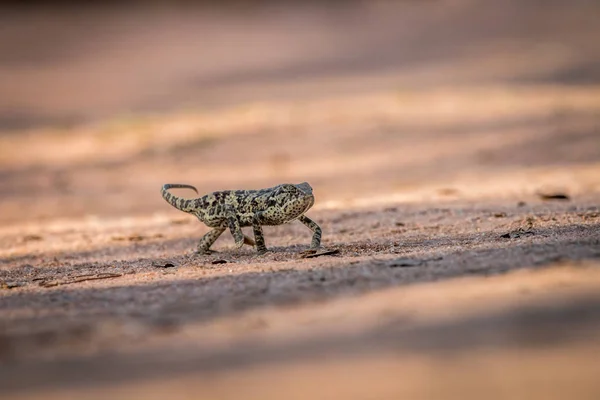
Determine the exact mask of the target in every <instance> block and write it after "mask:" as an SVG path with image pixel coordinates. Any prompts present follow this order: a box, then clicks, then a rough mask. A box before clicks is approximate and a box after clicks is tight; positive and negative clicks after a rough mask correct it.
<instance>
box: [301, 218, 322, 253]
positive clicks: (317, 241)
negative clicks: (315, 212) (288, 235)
mask: <svg viewBox="0 0 600 400" xmlns="http://www.w3.org/2000/svg"><path fill="white" fill-rule="evenodd" d="M298 221H300V222H302V223H303V224H304V225H306V226H307V227H308V229H310V230H311V231H313V237H312V241H311V242H310V248H311V249H316V248H318V247H319V246H321V233H322V231H321V227H320V226H319V225H317V223H316V222H315V221H313V220H312V219H310V218H308V217H307V216H306V215H301V216H299V217H298Z"/></svg>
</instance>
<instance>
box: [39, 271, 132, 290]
mask: <svg viewBox="0 0 600 400" xmlns="http://www.w3.org/2000/svg"><path fill="white" fill-rule="evenodd" d="M120 276H123V274H114V273H110V272H106V273H102V274H95V275H92V274H86V275H78V276H74V277H73V278H72V279H67V280H55V281H42V282H40V283H39V285H40V286H42V287H54V286H60V285H70V284H71V283H78V282H85V281H96V280H99V279H110V278H118V277H120Z"/></svg>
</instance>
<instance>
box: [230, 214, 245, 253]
mask: <svg viewBox="0 0 600 400" xmlns="http://www.w3.org/2000/svg"><path fill="white" fill-rule="evenodd" d="M226 215H227V225H228V226H229V230H230V231H231V235H232V236H233V239H234V240H235V246H236V247H237V248H238V249H239V248H240V247H242V246H243V245H244V242H245V239H244V233H243V232H242V228H241V227H240V221H239V219H238V217H237V215H236V213H235V211H234V210H233V209H231V208H230V209H228V210H227V212H226Z"/></svg>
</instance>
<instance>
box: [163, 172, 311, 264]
mask: <svg viewBox="0 0 600 400" xmlns="http://www.w3.org/2000/svg"><path fill="white" fill-rule="evenodd" d="M178 188H182V189H192V190H193V191H195V192H196V194H199V193H198V190H197V189H196V188H195V187H194V186H192V185H186V184H181V183H168V184H165V185H163V186H162V188H161V194H162V197H163V198H164V199H165V200H166V201H167V202H168V203H169V204H171V205H172V206H173V207H175V208H176V209H178V210H180V211H183V212H186V213H189V214H192V215H195V216H196V217H197V218H198V219H199V220H200V222H203V223H204V224H206V226H208V227H209V228H212V229H211V230H210V231H209V232H208V233H206V234H205V235H204V236H203V237H202V238H201V239H200V242H199V243H198V249H197V251H196V252H197V253H199V254H210V253H212V250H210V247H211V246H212V245H213V243H214V242H215V241H216V240H217V239H218V238H219V236H221V234H222V233H223V232H225V230H226V229H228V228H229V231H230V232H231V235H232V236H233V238H234V240H235V245H236V248H238V249H239V248H241V247H242V246H243V245H244V244H247V245H250V246H256V251H257V253H258V254H264V253H266V252H267V251H268V250H267V247H266V245H265V239H264V235H263V230H262V226H265V225H266V226H268V225H282V224H285V223H288V222H292V221H294V220H298V221H300V222H301V223H303V224H304V225H306V226H307V227H308V228H309V229H310V230H311V231H312V232H313V236H312V241H311V244H310V248H309V250H308V251H309V252H310V251H316V249H318V248H319V247H320V246H321V233H322V231H321V227H320V226H319V225H318V224H317V223H316V222H314V221H313V220H311V219H310V218H308V217H307V216H306V215H304V213H306V212H307V211H308V210H309V209H310V208H311V207H312V206H313V204H314V202H315V197H314V195H313V189H312V187H311V186H310V185H309V184H308V182H303V183H299V184H291V183H283V184H281V185H277V186H274V187H271V188H266V189H259V190H223V191H218V192H213V193H210V194H207V195H204V196H201V197H198V198H194V199H186V198H182V197H178V196H175V195H173V194H171V193H170V192H169V189H178ZM245 226H252V230H253V233H254V240H252V239H251V238H249V237H247V236H245V235H244V234H243V232H242V229H241V228H242V227H245Z"/></svg>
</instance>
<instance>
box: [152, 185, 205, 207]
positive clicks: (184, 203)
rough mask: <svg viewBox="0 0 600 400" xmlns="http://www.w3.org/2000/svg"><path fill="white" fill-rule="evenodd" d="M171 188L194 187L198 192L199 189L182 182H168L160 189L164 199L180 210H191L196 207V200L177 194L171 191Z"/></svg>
mask: <svg viewBox="0 0 600 400" xmlns="http://www.w3.org/2000/svg"><path fill="white" fill-rule="evenodd" d="M169 189H192V190H193V191H194V192H196V193H198V190H197V189H196V188H195V187H193V186H192V185H184V184H181V183H167V184H165V185H163V187H162V188H161V189H160V193H161V194H162V197H163V199H165V200H166V201H167V202H168V203H169V204H171V205H172V206H173V207H175V208H176V209H178V210H181V211H183V212H190V211H193V210H195V209H196V200H194V199H184V198H182V197H178V196H175V195H173V194H171V193H169Z"/></svg>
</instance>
